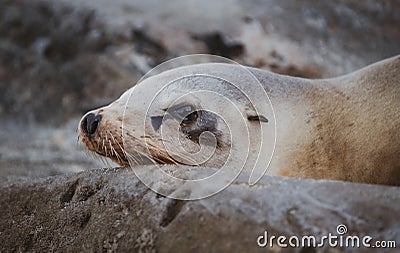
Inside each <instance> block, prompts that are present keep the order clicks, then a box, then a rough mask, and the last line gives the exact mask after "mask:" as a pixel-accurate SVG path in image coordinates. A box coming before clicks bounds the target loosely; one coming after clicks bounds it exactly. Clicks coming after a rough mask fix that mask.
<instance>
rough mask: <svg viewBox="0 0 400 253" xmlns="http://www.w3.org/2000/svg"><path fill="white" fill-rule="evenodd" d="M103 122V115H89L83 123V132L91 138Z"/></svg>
mask: <svg viewBox="0 0 400 253" xmlns="http://www.w3.org/2000/svg"><path fill="white" fill-rule="evenodd" d="M100 120H101V115H100V114H97V115H94V114H93V113H89V114H88V115H86V116H85V117H84V118H83V119H82V121H81V130H82V132H83V133H85V135H86V136H87V137H91V136H93V135H94V133H95V132H96V130H97V128H98V126H99V123H100Z"/></svg>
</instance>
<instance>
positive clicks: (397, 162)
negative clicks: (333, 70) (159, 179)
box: [78, 56, 400, 185]
mask: <svg viewBox="0 0 400 253" xmlns="http://www.w3.org/2000/svg"><path fill="white" fill-rule="evenodd" d="M240 68H244V69H246V71H248V72H249V73H251V75H253V76H254V77H255V78H256V79H257V80H258V81H259V83H260V84H261V86H260V87H262V90H263V92H266V94H268V97H265V96H264V95H262V92H261V91H260V90H258V89H257V87H256V86H255V85H254V84H253V83H252V82H250V81H249V80H247V78H248V77H247V76H246V75H243V74H242V73H241V70H240ZM216 77H218V78H216ZM232 83H236V84H238V86H234V85H231V84H232ZM235 87H236V88H235ZM197 91H201V92H199V93H196V92H197ZM243 91H245V92H243ZM268 99H270V100H268ZM253 100H256V102H254V101H253ZM263 101H264V102H265V104H264V105H263V104H262V103H263ZM260 105H261V106H260ZM269 105H271V106H272V107H271V108H272V109H271V108H270V107H269ZM257 107H258V108H257ZM399 126H400V56H395V57H392V58H389V59H386V60H383V61H381V62H377V63H375V64H372V65H370V66H367V67H365V68H362V69H360V70H358V71H355V72H353V73H350V74H347V75H344V76H340V77H337V78H330V79H315V80H313V79H303V78H296V77H289V76H284V75H279V74H274V73H271V72H269V71H265V70H260V69H255V68H250V67H241V66H237V65H232V64H224V63H205V64H197V65H190V66H187V67H180V68H175V69H172V70H168V71H165V72H162V73H160V74H157V75H154V76H151V77H149V78H147V79H145V80H143V81H142V82H141V83H140V85H136V86H134V87H133V88H131V89H129V90H128V91H126V92H125V93H124V94H122V96H121V97H120V98H118V99H117V100H116V101H114V102H112V103H111V104H110V105H108V106H105V107H102V108H99V109H96V110H92V111H90V112H88V113H87V114H86V115H85V116H83V118H82V119H81V121H80V123H79V127H78V132H79V133H78V134H79V137H80V139H81V140H82V142H83V143H84V145H85V146H86V147H87V148H88V149H89V150H90V151H94V152H96V153H97V154H99V155H101V156H105V157H108V158H111V159H112V160H113V161H115V162H116V163H118V164H120V165H122V166H126V165H130V164H131V165H132V164H148V163H158V164H185V165H196V166H210V167H221V166H223V165H224V164H225V163H226V161H227V160H229V159H230V161H231V162H232V163H231V164H244V166H247V165H248V162H246V161H247V160H246V159H244V160H243V159H242V158H240V154H242V153H246V154H247V156H248V157H250V159H253V160H254V159H255V160H257V161H258V160H260V161H262V162H261V163H260V164H261V166H264V167H267V166H269V168H268V170H267V174H269V175H279V176H290V177H302V178H315V179H330V180H344V181H350V182H362V183H373V184H385V185H400V133H399ZM260 134H261V135H260ZM260 136H263V139H262V143H260ZM263 143H266V144H263ZM274 144H275V145H274ZM272 152H273V153H274V155H273V156H272V160H271V159H270V158H269V155H265V157H264V154H266V153H268V154H270V153H271V154H272ZM232 154H235V155H232ZM248 157H247V158H248ZM245 160H246V161H245Z"/></svg>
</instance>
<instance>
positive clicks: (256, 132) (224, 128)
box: [79, 63, 274, 168]
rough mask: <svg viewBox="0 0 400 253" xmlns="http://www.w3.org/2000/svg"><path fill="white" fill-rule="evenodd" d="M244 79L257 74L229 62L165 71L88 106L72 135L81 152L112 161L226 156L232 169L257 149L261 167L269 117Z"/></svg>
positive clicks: (214, 161) (257, 89)
mask: <svg viewBox="0 0 400 253" xmlns="http://www.w3.org/2000/svg"><path fill="white" fill-rule="evenodd" d="M238 80H239V81H240V82H238ZM249 82H257V80H256V79H255V77H254V76H252V75H251V73H250V72H249V71H248V70H246V69H245V68H243V67H240V66H234V65H229V64H217V63H215V64H199V65H192V66H188V67H181V68H176V69H173V70H169V71H166V72H163V73H161V74H158V75H155V76H152V77H149V78H147V79H145V80H143V81H142V82H140V83H139V84H138V85H136V86H135V87H133V88H131V89H129V90H128V91H126V92H125V93H124V94H123V95H122V96H121V97H120V98H119V99H117V100H116V101H114V102H113V103H111V104H110V105H108V106H105V107H102V108H99V109H96V110H93V111H90V112H88V113H87V114H86V115H85V116H84V117H83V118H82V119H81V121H80V125H79V136H80V138H81V140H82V142H83V143H84V144H85V145H86V146H87V148H88V149H89V150H91V151H94V152H96V153H97V154H100V155H102V156H105V157H108V158H111V159H112V160H113V161H115V162H117V163H118V164H120V165H134V164H146V163H160V164H185V165H202V166H212V167H221V166H224V165H225V164H227V163H229V162H232V163H234V164H235V167H237V168H242V167H243V166H244V165H245V164H246V165H247V166H249V164H251V165H250V166H252V167H253V166H254V164H255V162H256V160H257V159H258V158H259V154H260V152H262V153H263V156H262V157H261V158H262V159H261V160H263V162H262V163H263V164H262V165H261V167H262V168H266V164H267V163H268V162H269V160H270V157H269V156H268V155H266V154H267V152H269V153H271V155H272V151H273V145H274V125H273V124H274V116H273V111H272V107H271V105H270V102H269V100H268V98H267V97H266V96H262V95H261V94H264V93H265V91H264V89H263V87H262V86H261V85H259V84H255V85H254V86H252V87H253V88H252V89H251V90H249V89H248V87H249V85H248V83H249ZM257 85H259V86H257ZM246 87H247V88H246ZM263 140H264V142H263ZM263 143H267V144H268V145H265V147H263V145H262V144H263ZM262 149H264V150H262ZM266 150H268V151H266Z"/></svg>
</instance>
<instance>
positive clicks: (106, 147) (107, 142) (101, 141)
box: [79, 132, 129, 166]
mask: <svg viewBox="0 0 400 253" xmlns="http://www.w3.org/2000/svg"><path fill="white" fill-rule="evenodd" d="M79 136H80V139H81V140H82V143H83V144H84V145H85V146H86V147H87V149H88V150H89V151H92V152H95V153H96V154H98V155H101V156H104V157H107V158H110V159H111V160H113V161H114V162H116V163H117V164H119V165H121V166H129V161H128V159H127V157H126V155H125V149H124V146H123V141H122V138H121V137H119V136H114V135H112V134H111V133H109V132H105V133H101V132H98V133H96V134H95V135H92V136H87V135H84V134H81V133H80V134H79Z"/></svg>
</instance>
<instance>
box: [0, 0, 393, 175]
mask: <svg viewBox="0 0 400 253" xmlns="http://www.w3.org/2000/svg"><path fill="white" fill-rule="evenodd" d="M195 53H209V54H217V55H222V56H225V57H228V58H231V59H233V60H235V61H238V62H239V63H242V64H245V65H250V66H255V67H258V68H263V69H267V70H270V71H273V72H277V73H281V74H287V75H293V76H300V77H306V78H324V77H334V76H337V75H341V74H345V73H348V72H351V71H353V70H355V69H358V68H360V67H363V66H365V65H367V64H370V63H372V62H375V61H378V60H382V59H384V58H387V57H390V56H393V55H396V54H399V53H400V2H399V1H396V0H393V1H390V0H387V1H379V0H366V1H356V0H349V1H342V0H334V1H312V0H286V1H277V0H275V1H273V0H254V1H239V0H221V1H186V0H171V1H162V0H149V1H140V0H138V1H132V0H114V1H108V0H65V1H63V0H58V1H55V0H47V1H44V0H42V1H40V0H0V118H1V121H0V176H10V175H11V176H28V177H41V176H47V175H55V174H63V173H67V172H71V171H80V170H83V169H90V168H96V167H103V166H104V165H103V164H102V163H100V162H99V161H98V159H95V158H93V157H91V156H88V155H85V152H84V149H83V148H82V146H80V145H79V144H78V142H77V136H76V128H77V125H78V120H79V118H80V117H81V116H82V115H83V114H84V113H85V112H86V111H88V110H90V109H93V108H96V107H99V106H102V105H105V104H107V103H109V102H111V101H113V100H115V99H116V98H117V97H118V96H119V95H120V94H122V93H123V92H124V91H125V90H126V89H127V88H129V87H130V86H132V85H134V84H135V83H136V82H137V81H138V80H139V78H140V77H141V76H142V75H143V74H145V73H146V72H147V71H148V70H150V69H151V68H152V67H154V66H156V65H157V64H159V63H161V62H163V61H165V60H168V59H171V58H173V57H176V56H181V55H186V54H195ZM111 166H112V164H111Z"/></svg>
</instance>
